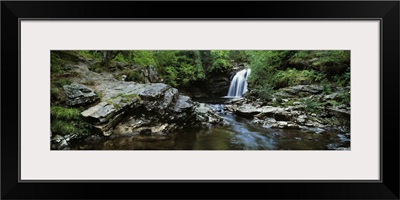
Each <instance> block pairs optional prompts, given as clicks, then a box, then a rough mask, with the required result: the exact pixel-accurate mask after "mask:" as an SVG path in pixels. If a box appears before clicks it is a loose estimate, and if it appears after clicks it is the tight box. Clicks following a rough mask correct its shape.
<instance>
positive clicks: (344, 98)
mask: <svg viewBox="0 0 400 200" xmlns="http://www.w3.org/2000/svg"><path fill="white" fill-rule="evenodd" d="M338 99H339V102H340V103H341V104H344V105H350V93H349V92H342V93H340V94H339V97H338Z"/></svg>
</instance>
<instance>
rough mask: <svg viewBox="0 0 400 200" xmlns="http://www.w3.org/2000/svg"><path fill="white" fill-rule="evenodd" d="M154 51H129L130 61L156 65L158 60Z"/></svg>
mask: <svg viewBox="0 0 400 200" xmlns="http://www.w3.org/2000/svg"><path fill="white" fill-rule="evenodd" d="M154 53H155V52H154V51H145V50H136V51H130V52H129V61H130V62H131V63H135V64H139V65H141V66H144V67H147V66H150V65H152V66H155V65H156V64H157V63H156V60H155V59H154Z"/></svg>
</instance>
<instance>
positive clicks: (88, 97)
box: [63, 82, 99, 106]
mask: <svg viewBox="0 0 400 200" xmlns="http://www.w3.org/2000/svg"><path fill="white" fill-rule="evenodd" d="M63 88H64V91H65V94H66V97H67V98H66V100H65V101H66V103H67V105H69V106H82V105H87V104H90V103H93V102H96V101H97V100H99V97H98V96H97V94H95V93H94V91H93V90H92V89H90V88H88V87H86V86H84V85H81V84H78V83H75V82H74V83H72V84H70V85H64V87H63Z"/></svg>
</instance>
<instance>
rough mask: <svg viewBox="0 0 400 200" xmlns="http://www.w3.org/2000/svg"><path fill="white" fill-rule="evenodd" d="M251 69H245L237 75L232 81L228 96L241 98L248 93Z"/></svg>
mask: <svg viewBox="0 0 400 200" xmlns="http://www.w3.org/2000/svg"><path fill="white" fill-rule="evenodd" d="M250 72H251V70H250V69H244V70H241V71H239V72H237V73H236V75H235V76H234V77H233V79H232V81H231V85H230V87H229V91H228V96H230V97H241V96H242V95H243V94H244V93H245V92H247V77H249V76H250Z"/></svg>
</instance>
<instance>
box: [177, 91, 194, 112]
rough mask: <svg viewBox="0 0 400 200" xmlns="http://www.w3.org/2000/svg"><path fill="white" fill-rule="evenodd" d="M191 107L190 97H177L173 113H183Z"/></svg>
mask: <svg viewBox="0 0 400 200" xmlns="http://www.w3.org/2000/svg"><path fill="white" fill-rule="evenodd" d="M192 107H193V103H192V101H191V100H190V97H188V96H184V95H179V97H178V100H177V101H176V103H175V105H174V111H175V112H177V113H181V112H185V111H187V110H189V109H191V108H192Z"/></svg>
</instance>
